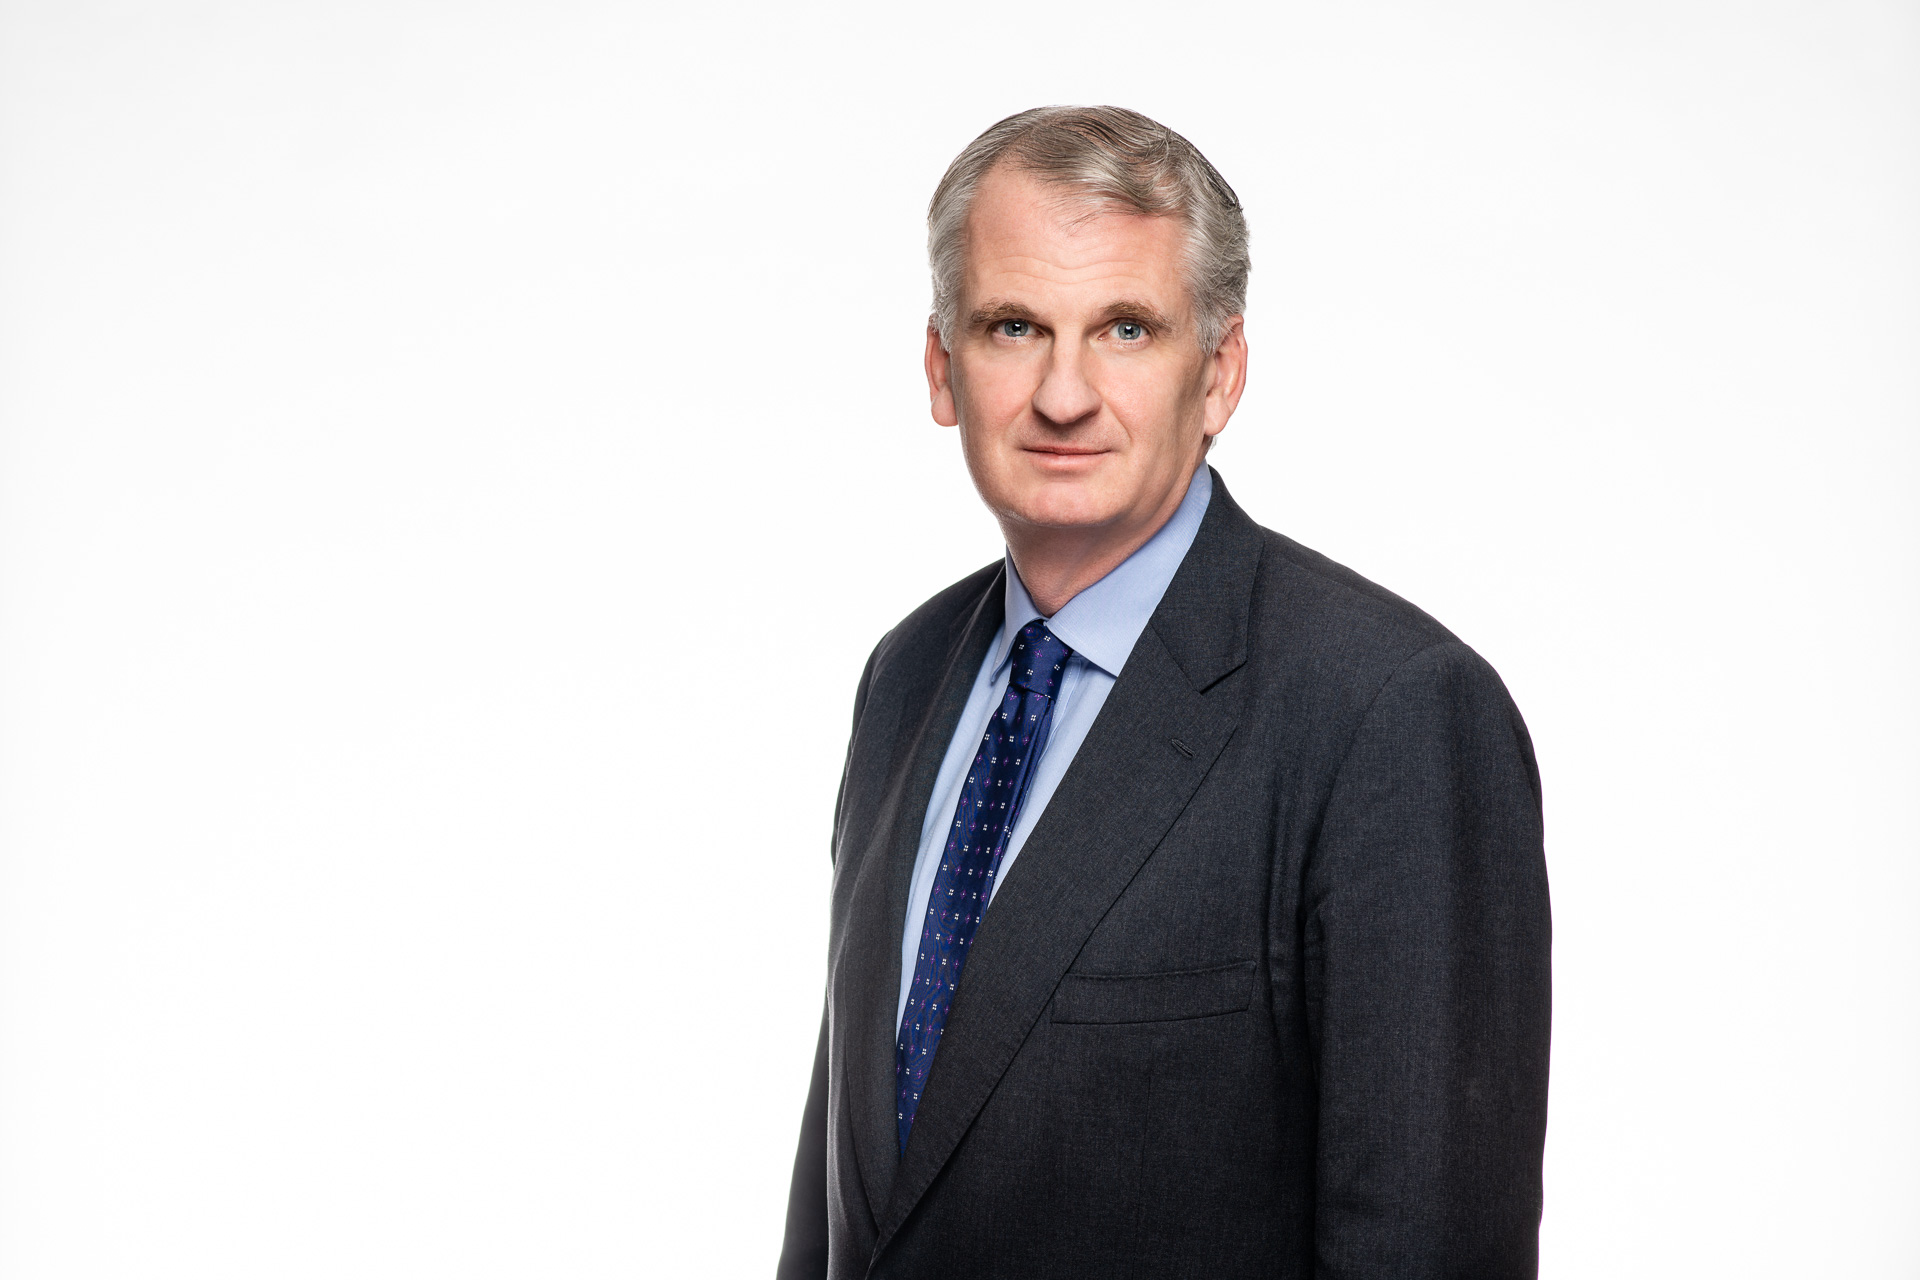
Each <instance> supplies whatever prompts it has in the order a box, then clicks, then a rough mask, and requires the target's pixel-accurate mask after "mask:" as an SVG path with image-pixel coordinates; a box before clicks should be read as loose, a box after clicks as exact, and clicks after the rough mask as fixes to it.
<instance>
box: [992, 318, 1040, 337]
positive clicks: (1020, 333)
mask: <svg viewBox="0 0 1920 1280" xmlns="http://www.w3.org/2000/svg"><path fill="white" fill-rule="evenodd" d="M1032 332H1033V326H1032V325H1030V324H1028V323H1027V322H1026V321H1025V320H1002V321H1001V322H1000V336H1002V337H1004V338H1024V337H1026V336H1027V335H1028V334H1030V333H1032Z"/></svg>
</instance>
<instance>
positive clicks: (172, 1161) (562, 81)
mask: <svg viewBox="0 0 1920 1280" xmlns="http://www.w3.org/2000/svg"><path fill="white" fill-rule="evenodd" d="M1108 101H1111V102H1120V103H1124V104H1127V105H1131V106H1134V107H1137V108H1139V109H1141V110H1144V111H1146V112H1148V113H1150V114H1152V115H1155V116H1157V117H1159V118H1161V119H1162V120H1164V121H1166V122H1167V123H1168V124H1171V125H1172V126H1174V127H1175V128H1177V129H1180V130H1181V131H1182V132H1184V133H1186V135H1187V136H1188V137H1190V138H1191V139H1192V140H1193V141H1194V142H1195V143H1196V144H1198V145H1199V146H1200V147H1201V148H1202V149H1203V150H1204V151H1205V152H1207V154H1208V155H1209V156H1210V157H1211V158H1212V159H1213V160H1214V161H1215V163H1216V164H1217V165H1218V166H1219V167H1220V169H1221V170H1222V171H1223V172H1224V173H1225V174H1226V175H1227V177H1228V179H1229V180H1230V181H1231V182H1233V183H1234V184H1235V185H1236V186H1237V187H1238V189H1239V192H1240V194H1241V196H1242V197H1243V199H1244V200H1245V202H1246V205H1247V208H1248V210H1249V213H1250V218H1251V222H1252V227H1253V234H1254V275H1253V287H1252V302H1251V309H1250V316H1249V320H1248V332H1249V335H1250V338H1251V342H1252V349H1253V360H1254V364H1253V372H1252V382H1251V389H1250V390H1249V392H1248V394H1247V397H1246V400H1245V402H1244V403H1243V404H1242V406H1241V410H1240V413H1239V416H1238V417H1237V418H1236V419H1235V420H1234V423H1233V425H1232V427H1231V429H1230V430H1229V431H1228V433H1227V435H1226V436H1225V437H1224V439H1223V441H1222V443H1221V446H1220V447H1219V448H1218V449H1217V450H1216V451H1215V454H1214V461H1215V462H1216V464H1217V465H1218V466H1219V467H1220V469H1221V472H1222V474H1223V475H1224V476H1225V478H1226V480H1227V483H1228V484H1229V486H1230V487H1231V488H1232V490H1233V493H1234V495H1235V497H1236V498H1237V499H1238V500H1239V501H1240V502H1241V503H1242V504H1243V505H1244V506H1245V507H1246V508H1247V509H1248V510H1249V511H1250V512H1251V513H1252V514H1253V515H1254V516H1255V517H1256V518H1257V519H1259V520H1260V521H1261V522H1263V523H1265V524H1267V525H1270V526H1272V527H1275V528H1278V529H1281V530H1283V531H1285V532H1287V533H1289V534H1291V535H1292V536H1294V537H1296V538H1298V539H1300V540H1301V541H1304V542H1306V543H1307V544H1309V545H1311V546H1314V547H1316V548H1318V549H1319V550H1322V551H1324V552H1326V553H1328V554H1330V555H1332V556H1333V557H1335V558H1336V559H1339V560H1342V561H1344V562H1346V563H1347V564H1349V565H1351V566H1353V567H1354V568H1356V569H1358V570H1359V571H1361V572H1362V573H1365V574H1367V575H1368V576H1370V577H1373V578H1375V579H1376V580H1378V581H1380V582H1382V583H1384V584H1385V585H1387V586H1389V587H1390V588H1392V589H1394V590H1396V591H1398V592H1400V593H1401V594H1403V595H1406V596H1408V597H1409V598H1411V599H1413V600H1414V601H1416V602H1417V603H1419V604H1421V605H1422V606H1424V607H1425V608H1427V609H1428V610H1429V611H1431V612H1432V613H1434V614H1435V615H1437V616H1438V617H1439V618H1440V619H1441V620H1442V621H1444V622H1445V623H1447V624H1448V625H1449V626H1450V627H1452V628H1453V629H1454V630H1455V631H1456V632H1457V633H1458V634H1460V635H1461V636H1462V637H1463V638H1464V639H1466V640H1467V641H1468V642H1469V643H1471V644H1473V645H1474V646H1476V647H1477V648H1478V649H1479V650H1480V651H1481V652H1482V653H1483V654H1485V655H1486V656H1487V657H1488V658H1489V659H1490V660H1491V661H1492V662H1493V664H1494V665H1495V666H1496V667H1497V668H1498V669H1499V670H1500V671H1501V672H1502V673H1503V675H1504V676H1505V678H1506V680H1507V682H1508V684H1509V686H1510V687H1511V689H1512V690H1513V693H1514V695H1515V697H1516V699H1517V700H1518V702H1519V704H1520V706H1521V708H1522V709H1523V711H1524V712H1525V714H1526V716H1527V718H1528V720H1529V722H1530V724H1531V725H1532V728H1533V731H1534V735H1535V739H1536V742H1537V745H1538V750H1539V757H1540V763H1541V767H1542V770H1543V773H1544V775H1545V782H1546V788H1547V817H1548V840H1549V858H1550V864H1551V872H1552V878H1553V893H1554V911H1555V924H1556V936H1555V956H1554V960H1555V978H1556V982H1555V988H1556V990H1555V1026H1554V1056H1553V1093H1552V1119H1551V1129H1550V1133H1549V1138H1548V1148H1547V1210H1546V1219H1545V1223H1544V1225H1543V1228H1542V1236H1541V1239H1542V1255H1543V1265H1542V1271H1543V1274H1544V1275H1546V1276H1548V1277H1552V1278H1554V1280H1566V1278H1571V1277H1618V1276H1624V1275H1634V1276H1661V1277H1666V1276H1672V1277H1689V1278H1691V1277H1699V1276H1734V1277H1763V1276H1764V1277H1773V1276H1778V1277H1805V1276H1816V1275H1817V1276H1836V1277H1848V1278H1849V1280H1859V1278H1869V1277H1874V1278H1877V1277H1912V1276H1917V1275H1920V930H1917V929H1916V920H1917V919H1920V859H1917V858H1916V853H1920V804H1917V803H1916V799H1920V797H1917V795H1916V792H1917V790H1920V788H1917V787H1916V782H1917V781H1920V750H1917V743H1920V729H1917V726H1920V679H1917V677H1916V667H1915V659H1916V656H1920V512H1917V511H1916V493H1920V9H1917V8H1916V6H1915V5H1913V4H1911V3H1901V4H1893V3H1866V2H1864V0H1801V2H1799V3H1752V2H1751V0H1740V2H1729V3H1720V4H1715V3H1704V2H1702V0H1684V2H1682V0H1606V2H1604V3H1602V2H1600V0H1595V2H1593V3H1581V4H1546V5H1542V4H1538V3H1520V2H1518V0H1515V2H1514V3H1509V4H1499V3H1485V2H1481V3H1458V4H1451V5H1444V6H1442V5H1428V4H1405V5H1399V4H1385V3H1372V4H1349V5H1339V6H1329V5H1319V4H1311V5H1310V4H1304V3H1298V4H1289V5H1284V6H1272V5H1265V4H1260V5H1255V4H1243V3H1242V4H1215V5H1199V6H1196V5H1146V4H1137V3H1122V2H1118V0H1116V2H1113V3H1107V4H1103V5H1095V6H1066V5H1054V6H1041V7H1034V6H1000V7H991V8H988V9H978V8H968V7H966V6H921V7H917V8H913V7H908V6H903V5H890V6H880V5H876V6H873V7H870V8H866V9H855V8H851V7H842V8H820V9H809V8H805V7H801V6H794V5H772V4H768V5H765V6H762V7H757V8H753V7H744V6H729V7H721V6H707V7H701V8H699V9H698V10H697V11H696V10H695V8H693V7H691V6H683V7H681V8H679V9H677V10H676V11H673V12H661V11H658V10H650V8H649V6H646V5H636V4H613V3H598V4H565V3H545V4H538V5H536V4H533V3H530V2H529V3H517V4H480V3H458V4H456V3H452V2H451V0H447V2H445V3H430V2H428V0H404V2H398V3H396V2H393V0H388V2H384V3H377V4H376V3H340V2H339V0H329V2H328V3H319V2H318V0H311V2H308V3H302V4H277V5H276V4H265V3H259V4H238V3H229V4H215V3H204V4H190V3H165V4H144V5H142V4H107V3H97V2H82V0H57V2H56V0H44V2H42V3H31V4H30V3H20V2H18V0H14V2H11V3H5V4H4V5H0V1274H3V1275H5V1276H6V1277H8V1280H52V1278H55V1277H95V1276H100V1277H106V1276H127V1277H147V1276H182V1277H194V1278H195V1280H208V1278H213V1277H259V1276H289V1277H294V1276H298V1277H306V1276H313V1277H339V1276H378V1277H386V1276H393V1277H417V1276H458V1277H490V1276H513V1277H522V1276H525V1277H534V1276H539V1277H545V1276H566V1277H599V1276H632V1275H653V1276H670V1275H674V1276H677V1275H716V1276H720V1275H724V1276H735V1275H738V1276H763V1275H766V1274H768V1273H769V1272H770V1269H771V1266H772V1262H773V1258H774V1255H775V1253H776V1251H777V1248H778V1240H779V1233H780V1229H781V1217H782V1212H783V1206H784V1200H785V1194H786V1182H787V1177H788V1170H789V1162H790V1160H791V1151H792V1145H793V1140H794V1135H795V1129H796V1126H797V1123H798V1119H799V1114H800V1106H801V1099H802V1094H803V1092H804V1089H805V1084H806V1077H807V1071H808V1066H809V1062H810V1059H811V1054H812V1048H813V1036H814V1029H815V1026H816V1020H817V1017H818V1011H819V996H820V990H821V984H822V980H823V974H824V927H825V905H826V890H827V879H828V863H827V829H828V822H829V814H830V811H831V806H832V796H833V789H834V783H835V780H836V778H837V775H838V770H839V767H840V758H841V752H842V749H843V746H844V742H845V733H846V727H847V723H848V715H849V710H850V705H851V695H852V692H853V686H854V682H855V680H856V678H857V676H858V673H859V669H860V666H861V663H862V662H863V660H864V658H865V656H866V653H867V651H868V649H869V647H870V646H871V645H872V643H873V642H874V641H875V640H876V639H877V638H878V636H879V635H880V634H881V632H882V631H884V630H885V629H886V627H887V626H889V625H891V623H892V622H893V621H895V620H896V619H897V618H898V617H899V616H900V615H902V614H903V613H905V612H906V611H907V610H908V609H909V608H911V607H912V606H913V605H914V604H915V603H917V602H918V601H919V600H921V599H922V598H924V597H925V596H927V595H928V594H930V593H931V592H932V591H934V590H935V589H937V588H939V587H940V586H943V585H944V584H946V583H947V582H949V581H951V580H953V579H954V578H956V577H958V576H960V575H961V574H962V573H965V572H967V571H969V570H971V569H972V568H974V567H976V566H978V565H980V564H983V563H985V562H987V561H988V560H990V559H992V558H993V557H994V556H995V555H996V554H997V553H998V541H997V538H996V535H995V532H994V529H993V527H992V525H991V523H990V522H989V521H988V519H987V518H986V517H985V515H984V514H983V513H982V511H981V510H980V509H979V507H978V505H977V503H976V502H975V500H974V497H973V494H972V492H971V489H970V488H969V486H968V483H967V481H966V478H965V476H964V473H963V470H962V467H961V463H960V459H959V454H958V451H957V448H956V445H955V441H954V437H953V435H952V434H951V433H949V432H944V431H942V430H940V429H939V428H937V427H935V426H933V425H932V424H931V422H930V421H929V420H928V417H927V412H926V407H925V389H924V384H923V381H922V376H921V373H920V368H919V365H920V348H921V341H922V338H921V335H922V323H923V317H924V315H925V309H926V299H927V286H926V279H925V269H924V265H923V257H922V235H923V230H922V226H923V224H922V218H923V214H924V207H925V202H926V199H927V197H928V195H929V194H930V193H931V190H932V188H933V185H934V183H935V181H936V180H937V178H938V176H939V174H940V172H941V170H942V169H943V168H944V166H945V164H946V162H947V161H948V159H950V158H951V157H952V155H953V154H954V153H955V152H956V151H958V150H959V149H960V147H961V146H963V145H964V144H965V143H966V142H967V141H968V140H969V139H970V138H971V137H972V136H973V135H974V134H975V133H977V132H978V131H979V130H980V129H982V128H984V127H985V126H986V125H988V124H989V123H991V122H992V121H994V120H995V119H998V118H999V117H1000V116H1002V115H1004V114H1007V113H1009V112H1011V111H1014V110H1017V109H1019V108H1022V107H1026V106H1030V105H1035V104H1038V103H1044V102H1108Z"/></svg>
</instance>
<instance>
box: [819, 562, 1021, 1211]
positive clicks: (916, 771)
mask: <svg viewBox="0 0 1920 1280" xmlns="http://www.w3.org/2000/svg"><path fill="white" fill-rule="evenodd" d="M1004 612H1005V584H1004V581H1003V579H1002V577H1001V576H1000V575H999V574H996V575H994V576H993V578H992V579H991V580H990V582H989V584H988V586H987V589H986V591H985V593H984V594H983V595H982V596H981V598H980V600H979V602H978V603H977V604H976V606H975V607H974V608H973V610H972V611H971V612H970V613H969V615H968V619H967V623H966V625H965V626H964V627H963V628H961V630H960V632H959V634H958V635H957V636H956V637H955V638H954V642H953V644H952V645H951V646H950V647H949V648H948V649H947V651H946V653H945V654H944V656H943V657H938V658H936V662H937V665H935V666H933V667H932V668H931V669H929V670H927V671H926V677H923V678H929V679H928V684H929V685H931V686H932V687H930V688H928V689H927V691H926V692H925V693H924V694H922V695H920V696H919V697H917V698H916V697H915V696H914V695H913V694H912V693H911V692H909V693H908V694H907V695H905V696H906V697H907V699H908V705H920V706H924V707H926V708H927V711H926V715H925V717H924V719H922V721H921V722H920V724H919V725H918V726H917V727H916V728H914V729H913V730H912V731H911V732H910V733H908V734H905V735H902V737H903V741H902V743H901V749H900V751H899V754H898V756H897V758H896V763H895V767H894V772H893V775H892V776H891V777H890V778H889V779H888V783H887V790H886V793H885V799H884V801H883V803H882V805H881V808H880V813H879V816H878V819H877V821H876V822H875V823H874V825H873V830H874V832H875V838H874V840H873V842H872V844H871V845H870V846H869V847H868V849H867V850H866V851H865V853H864V855H863V857H862V859H861V864H860V869H859V872H858V880H857V882H856V883H855V885H854V890H853V899H852V902H851V904H850V909H849V913H848V916H849V918H848V928H847V932H846V937H845V939H844V942H843V943H842V946H841V949H840V957H844V958H845V959H846V963H847V965H848V966H849V968H848V970H847V972H846V974H845V976H844V978H843V979H842V981H844V983H845V986H844V987H843V990H845V991H846V992H847V993H848V994H849V996H850V997H851V998H850V1000H849V1001H848V1004H847V1007H846V1008H845V1009H844V1010H841V1011H839V1014H840V1016H841V1018H842V1019H843V1027H842V1031H843V1038H841V1037H836V1038H838V1039H839V1044H840V1050H841V1052H842V1053H843V1054H844V1055H845V1058H846V1062H847V1073H846V1078H847V1090H848V1107H849V1113H850V1119H851V1122H852V1128H853V1139H854V1154H855V1159H856V1160H857V1161H858V1162H859V1166H860V1177H861V1181H862V1182H863V1183H864V1184H865V1187H866V1192H867V1197H868V1201H867V1202H868V1203H869V1204H870V1205H872V1206H873V1207H874V1208H875V1209H876V1210H877V1209H878V1208H880V1207H881V1206H883V1205H885V1204H886V1203H887V1197H888V1194H889V1191H890V1189H891V1187H892V1184H893V1180H894V1172H895V1167H896V1165H897V1164H898V1161H899V1157H898V1154H897V1149H898V1139H897V1137H896V1133H897V1129H896V1121H895V1106H894V1040H895V1036H896V1032H897V1030H898V1028H897V1027H896V1026H895V1014H896V1011H897V1009H898V1007H899V1001H900V959H899V957H900V931H901V929H902V927H903V926H904V923H905V920H906V914H907V893H908V890H909V887H910V886H911V883H912V880H913V864H914V859H915V857H916V855H917V854H918V852H919V847H920V829H921V827H922V825H923V824H924V822H925V819H926V814H927V802H928V799H929V797H930V796H931V795H932V794H933V784H934V782H935V780H936V778H937V777H938V775H939V772H940V762H941V760H942V759H943V758H945V756H946V752H947V744H948V742H949V741H951V739H952V738H953V732H954V727H955V726H956V725H957V724H958V723H959V720H960V713H961V712H962V711H963V710H965V708H966V703H967V695H968V693H969V692H971V690H972V688H973V680H974V676H975V675H976V673H977V672H978V671H979V669H980V663H981V661H982V660H983V659H984V658H985V657H986V652H987V646H988V645H989V644H990V643H992V641H993V636H994V633H995V632H996V631H997V630H999V627H1000V622H1001V615H1002V614H1003V613H1004ZM936 682H937V683H936ZM838 960H839V957H836V965H835V968H836V969H838V968H840V964H839V963H838Z"/></svg>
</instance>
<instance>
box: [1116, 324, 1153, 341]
mask: <svg viewBox="0 0 1920 1280" xmlns="http://www.w3.org/2000/svg"><path fill="white" fill-rule="evenodd" d="M1113 336H1114V337H1116V338H1118V339H1120V341H1122V342H1138V341H1140V339H1142V338H1144V337H1146V336H1147V327H1146V326H1145V325H1143V324H1141V323H1140V322H1139V321H1138V320H1121V321H1118V322H1117V323H1115V324H1114V326H1113Z"/></svg>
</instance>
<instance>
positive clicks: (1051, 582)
mask: <svg viewBox="0 0 1920 1280" xmlns="http://www.w3.org/2000/svg"><path fill="white" fill-rule="evenodd" d="M1201 465H1202V466H1205V465H1206V464H1205V463H1204V462H1203V463H1202V464H1201ZM1192 482H1193V476H1192V475H1191V474H1189V475H1188V476H1187V479H1186V481H1185V482H1184V483H1182V484H1179V485H1176V486H1175V487H1174V489H1173V491H1172V492H1171V493H1169V494H1168V495H1167V497H1166V499H1165V500H1164V501H1162V502H1161V503H1160V505H1159V507H1158V508H1156V509H1155V510H1153V511H1152V512H1150V513H1149V514H1147V515H1146V516H1145V517H1142V518H1136V519H1132V520H1124V521H1115V522H1113V523H1112V524H1105V525H1096V526H1091V527H1088V526H1075V527H1069V528H1053V527H1047V526H1041V525H1029V524H1015V523H1014V522H1012V521H1010V520H1005V519H1002V520H1001V522H1000V532H1001V534H1002V536H1004V537H1005V538H1006V540H1007V550H1008V551H1009V552H1010V553H1012V555H1013V567H1014V568H1015V569H1017V570H1019V571H1020V583H1021V585H1022V586H1024V587H1026V589H1027V596H1028V597H1029V598H1030V599H1031V600H1032V601H1033V607H1034V608H1036V609H1038V610H1039V611H1040V614H1041V616H1042V617H1047V618H1051V617H1052V616H1053V615H1054V614H1056V613H1058V612H1060V610H1062V609H1064V608H1065V607H1066V605H1067V601H1069V600H1071V599H1073V598H1074V597H1075V596H1077V595H1079V594H1080V593H1081V592H1082V591H1085V590H1086V589H1087V588H1088V587H1090V586H1092V585H1093V584H1094V583H1096V582H1098V581H1100V579H1102V578H1104V577H1106V576H1107V575H1108V574H1110V573H1112V572H1113V571H1114V570H1115V569H1118V568H1119V567H1120V565H1121V564H1122V563H1123V562H1125V560H1126V558H1127V557H1128V556H1130V555H1132V554H1133V553H1134V552H1136V551H1138V550H1139V549H1140V548H1141V547H1144V546H1145V545H1147V542H1148V540H1149V539H1151V538H1152V537H1153V535H1154V534H1156V533H1158V532H1160V530H1161V528H1162V527H1164V526H1165V525H1166V523H1167V521H1169V520H1171V519H1173V513H1174V512H1176V511H1178V510H1179V509H1180V504H1181V502H1183V501H1184V500H1185V499H1186V496H1187V487H1188V485H1190V484H1191V483H1192Z"/></svg>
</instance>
